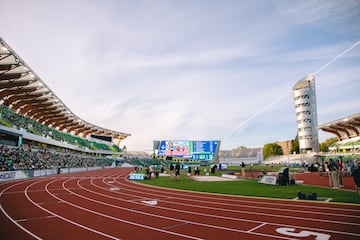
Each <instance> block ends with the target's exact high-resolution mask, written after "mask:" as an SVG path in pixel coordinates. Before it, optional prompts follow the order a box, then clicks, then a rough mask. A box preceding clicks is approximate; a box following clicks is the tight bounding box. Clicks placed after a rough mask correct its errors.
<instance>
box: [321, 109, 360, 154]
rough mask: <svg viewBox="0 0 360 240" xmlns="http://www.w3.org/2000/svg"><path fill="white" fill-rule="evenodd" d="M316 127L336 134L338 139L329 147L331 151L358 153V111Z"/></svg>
mask: <svg viewBox="0 0 360 240" xmlns="http://www.w3.org/2000/svg"><path fill="white" fill-rule="evenodd" d="M318 128H319V129H321V130H322V131H325V132H329V133H332V134H334V135H335V136H336V138H337V140H338V141H337V142H336V143H334V144H333V145H332V146H330V147H329V150H330V151H331V152H332V153H338V154H345V155H346V154H356V155H359V154H360V113H357V114H353V115H350V116H346V117H344V118H341V119H337V120H334V121H331V122H328V123H325V124H322V125H319V126H318Z"/></svg>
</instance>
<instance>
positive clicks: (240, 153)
mask: <svg viewBox="0 0 360 240" xmlns="http://www.w3.org/2000/svg"><path fill="white" fill-rule="evenodd" d="M263 160H264V156H263V149H262V148H236V149H232V150H220V151H219V163H221V164H226V165H228V166H240V164H241V163H242V162H244V163H245V164H252V163H253V164H259V163H260V162H262V161H263Z"/></svg>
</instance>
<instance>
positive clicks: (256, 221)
mask: <svg viewBox="0 0 360 240" xmlns="http://www.w3.org/2000/svg"><path fill="white" fill-rule="evenodd" d="M120 184H121V183H120ZM122 185H125V184H122ZM94 186H95V187H98V186H96V185H94ZM98 188H100V189H104V188H102V187H98ZM124 189H126V190H127V191H128V189H127V188H125V187H124ZM104 190H106V189H104ZM130 192H137V193H139V194H146V193H144V191H135V190H130ZM95 193H96V192H95ZM157 194H159V191H158V192H157ZM101 195H102V194H101ZM121 195H122V196H124V195H128V196H131V197H134V196H135V195H133V194H126V193H124V192H123V193H122V194H121ZM147 195H153V194H150V193H147ZM191 195H194V193H192V194H191ZM104 196H107V197H108V198H112V197H111V196H108V195H104ZM138 197H140V196H138ZM115 199H118V198H115ZM185 199H187V200H189V201H191V200H190V199H188V198H185ZM122 201H126V200H122ZM166 202H167V203H170V204H176V205H182V206H189V207H196V208H205V209H210V210H218V209H217V208H213V207H204V206H202V205H201V204H196V205H192V204H184V203H178V202H175V201H171V202H169V201H166V200H162V203H166ZM195 202H197V201H196V200H195ZM201 202H202V203H208V202H205V201H201ZM134 203H136V202H134ZM212 203H214V204H216V203H215V202H212ZM219 204H221V203H219ZM232 206H239V205H233V204H232ZM154 207H156V208H160V209H164V210H168V211H169V210H170V211H179V212H184V213H187V214H193V215H202V216H208V217H214V218H223V219H231V220H234V221H245V222H252V223H259V224H262V223H266V224H268V225H273V226H284V225H285V226H289V227H300V228H304V229H310V230H314V231H316V230H320V229H319V228H313V227H308V226H300V225H296V226H294V225H288V224H279V223H272V222H263V221H258V220H249V219H241V218H231V217H224V216H218V215H210V214H202V213H197V212H188V211H183V210H180V209H173V208H166V207H161V206H154ZM221 211H228V212H239V213H245V214H249V213H250V212H247V211H238V210H233V209H230V210H229V209H225V208H221ZM251 214H256V215H261V216H262V215H264V214H263V213H251ZM268 215H269V214H268ZM269 216H275V215H271V214H270V215H269ZM276 216H278V217H279V216H282V215H276ZM282 217H283V216H282ZM288 218H293V219H303V220H306V221H311V220H312V221H315V220H314V219H309V218H297V217H288ZM317 221H321V220H319V219H317ZM323 221H324V222H330V223H336V224H346V225H352V226H353V225H360V224H358V223H349V222H341V223H340V222H335V221H330V220H323ZM354 227H356V226H354ZM322 230H324V231H328V232H333V233H338V234H345V235H352V236H360V234H356V233H349V232H342V231H336V230H330V229H322Z"/></svg>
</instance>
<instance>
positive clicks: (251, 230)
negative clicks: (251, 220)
mask: <svg viewBox="0 0 360 240" xmlns="http://www.w3.org/2000/svg"><path fill="white" fill-rule="evenodd" d="M265 225H266V223H262V224H260V225H259V226H256V227H254V228H252V229H249V230H247V232H248V233H250V232H253V231H255V230H256V229H259V228H261V227H262V226H265Z"/></svg>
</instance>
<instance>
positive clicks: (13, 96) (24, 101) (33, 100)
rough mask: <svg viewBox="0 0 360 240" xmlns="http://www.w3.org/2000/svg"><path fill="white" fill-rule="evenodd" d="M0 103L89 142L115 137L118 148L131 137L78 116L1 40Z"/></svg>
mask: <svg viewBox="0 0 360 240" xmlns="http://www.w3.org/2000/svg"><path fill="white" fill-rule="evenodd" d="M0 89H1V92H0V103H1V105H5V106H7V107H8V108H9V109H11V110H13V111H14V112H16V113H18V114H19V115H22V116H25V117H27V118H29V119H32V120H33V121H35V122H38V123H40V124H42V125H45V126H48V127H49V128H52V129H56V130H58V131H59V132H65V133H68V134H73V135H75V136H79V137H81V138H84V139H86V138H87V137H88V136H90V135H91V134H93V135H102V136H108V137H112V138H113V139H114V142H115V143H116V145H119V143H120V141H121V140H124V139H125V138H126V137H128V136H130V134H128V133H123V132H117V131H113V130H109V129H105V128H102V127H99V126H96V125H94V124H91V123H89V122H87V121H85V120H83V119H80V118H79V117H77V116H76V115H75V114H74V113H72V112H71V111H70V109H69V108H68V107H67V106H66V105H65V104H64V103H63V102H62V101H61V100H60V99H59V98H58V97H57V96H56V95H55V93H53V92H52V91H51V90H50V88H49V87H48V86H47V85H46V84H45V82H44V81H43V80H42V79H41V78H40V77H39V76H38V75H37V74H36V73H35V72H34V71H33V70H32V69H31V68H30V67H29V66H28V65H27V64H26V63H25V61H23V60H22V59H21V58H20V57H19V56H18V55H17V54H16V52H15V51H14V50H13V49H12V48H11V47H10V46H9V45H8V44H7V43H6V42H5V41H4V40H3V39H2V38H0Z"/></svg>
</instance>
